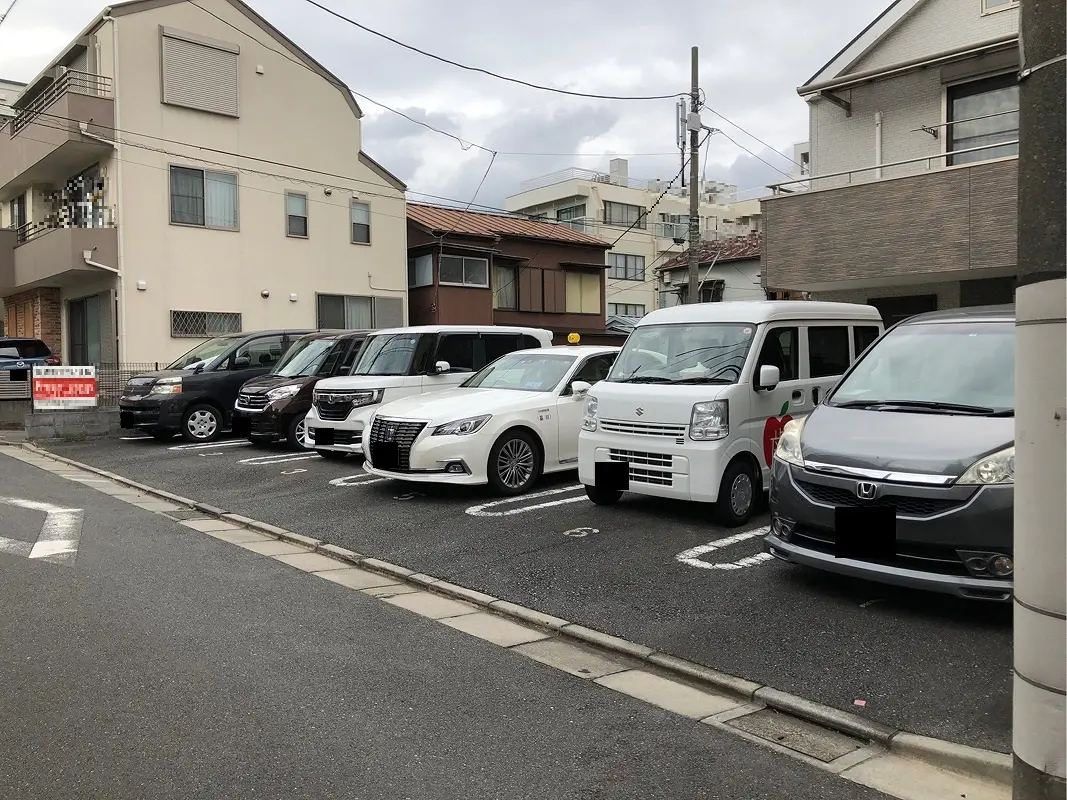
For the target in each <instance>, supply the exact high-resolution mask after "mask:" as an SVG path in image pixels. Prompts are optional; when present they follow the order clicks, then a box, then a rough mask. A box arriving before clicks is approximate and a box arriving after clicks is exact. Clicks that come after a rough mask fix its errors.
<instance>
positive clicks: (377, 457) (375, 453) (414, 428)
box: [370, 417, 426, 472]
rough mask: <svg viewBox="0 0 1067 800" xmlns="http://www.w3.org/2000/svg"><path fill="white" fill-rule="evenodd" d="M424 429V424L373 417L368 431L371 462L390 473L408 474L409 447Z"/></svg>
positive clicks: (409, 467) (409, 464) (409, 463)
mask: <svg viewBox="0 0 1067 800" xmlns="http://www.w3.org/2000/svg"><path fill="white" fill-rule="evenodd" d="M425 427H426V423H425V422H411V421H409V420H397V419H389V418H388V417H375V419H374V423H373V424H372V425H371V429H370V458H371V462H372V463H373V464H374V466H376V467H379V468H380V469H384V470H389V471H391V472H408V471H409V470H410V469H411V447H412V445H414V444H415V440H416V439H417V438H418V436H419V434H420V433H422V431H423V429H424V428H425Z"/></svg>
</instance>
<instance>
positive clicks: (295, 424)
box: [285, 412, 308, 450]
mask: <svg viewBox="0 0 1067 800" xmlns="http://www.w3.org/2000/svg"><path fill="white" fill-rule="evenodd" d="M306 417H307V412H305V413H303V414H297V415H296V416H295V417H293V418H292V419H291V420H290V421H289V427H287V428H286V429H285V441H286V443H287V444H288V445H289V447H291V448H292V449H294V450H307V449H308V447H307V445H305V444H304V433H305V432H306V431H307V425H306V424H305V423H304V419H305V418H306Z"/></svg>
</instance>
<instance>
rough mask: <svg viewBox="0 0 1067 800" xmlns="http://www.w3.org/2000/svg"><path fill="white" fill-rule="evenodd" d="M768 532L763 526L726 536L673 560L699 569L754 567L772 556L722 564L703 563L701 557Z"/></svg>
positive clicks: (753, 557)
mask: <svg viewBox="0 0 1067 800" xmlns="http://www.w3.org/2000/svg"><path fill="white" fill-rule="evenodd" d="M769 531H770V527H769V526H766V525H764V526H763V527H762V528H756V529H755V530H751V531H745V532H744V533H735V534H734V535H733V536H727V537H726V538H725V539H716V540H715V541H714V542H708V543H707V544H702V545H700V546H698V547H691V548H690V549H688V550H686V551H684V552H681V553H679V554H678V555H676V556H675V557H674V558H675V559H676V560H677V561H680V562H681V563H683V564H688V565H689V566H690V567H698V568H700V569H742V568H744V567H754V566H756V565H757V564H762V563H764V562H765V561H770V560H771V559H772V558H774V556H772V555H771V554H770V553H756V554H755V555H753V556H748V557H747V558H742V559H739V560H737V561H731V562H727V563H724V564H711V563H709V562H707V561H704V560H703V559H702V558H701V556H702V555H705V554H707V553H713V552H715V551H716V550H722V549H723V548H726V547H729V546H730V545H734V544H737V543H739V542H744V541H747V540H748V539H755V538H756V537H760V536H766V535H767V533H768V532H769Z"/></svg>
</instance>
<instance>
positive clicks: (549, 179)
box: [519, 167, 650, 194]
mask: <svg viewBox="0 0 1067 800" xmlns="http://www.w3.org/2000/svg"><path fill="white" fill-rule="evenodd" d="M565 181H590V182H591V183H609V184H611V185H612V186H625V187H627V188H629V189H641V190H642V191H644V190H647V189H648V185H649V183H650V181H647V180H644V181H643V180H639V179H637V178H613V177H612V176H611V174H610V173H607V172H597V171H596V170H593V169H582V168H581V167H568V168H567V169H561V170H557V171H556V172H550V173H548V174H547V175H539V176H537V177H536V178H530V179H529V180H526V181H523V182H522V183H521V184H519V193H520V194H521V193H522V192H529V191H533V190H534V189H543V188H544V187H545V186H552V185H554V184H557V183H564V182H565Z"/></svg>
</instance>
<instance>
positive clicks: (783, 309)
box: [635, 300, 882, 327]
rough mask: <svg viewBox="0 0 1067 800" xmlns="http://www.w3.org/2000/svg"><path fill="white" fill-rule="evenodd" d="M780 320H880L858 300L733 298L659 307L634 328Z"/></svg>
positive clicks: (879, 315) (880, 317) (872, 308)
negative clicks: (824, 300) (714, 301)
mask: <svg viewBox="0 0 1067 800" xmlns="http://www.w3.org/2000/svg"><path fill="white" fill-rule="evenodd" d="M783 319H795V320H814V319H820V320H863V321H865V322H868V321H869V322H881V321H882V315H881V314H880V313H879V312H878V309H877V308H875V307H874V306H869V305H864V304H861V303H829V302H821V301H818V300H732V301H726V302H722V303H692V304H688V305H681V306H672V307H671V308H660V309H657V310H656V311H651V312H649V313H648V314H645V316H643V317H642V318H641V320H640V322H638V323H637V325H636V326H635V327H644V326H645V325H676V324H680V325H691V324H695V323H701V322H749V323H752V324H753V325H758V324H760V323H762V322H774V321H777V320H783Z"/></svg>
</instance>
